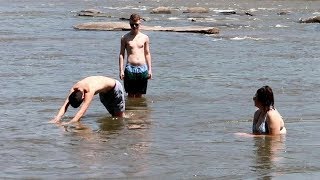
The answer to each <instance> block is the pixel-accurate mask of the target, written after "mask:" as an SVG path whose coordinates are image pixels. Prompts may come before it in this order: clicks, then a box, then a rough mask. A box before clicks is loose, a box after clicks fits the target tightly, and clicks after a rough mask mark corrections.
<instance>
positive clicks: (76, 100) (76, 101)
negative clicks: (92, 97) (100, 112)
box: [69, 90, 83, 108]
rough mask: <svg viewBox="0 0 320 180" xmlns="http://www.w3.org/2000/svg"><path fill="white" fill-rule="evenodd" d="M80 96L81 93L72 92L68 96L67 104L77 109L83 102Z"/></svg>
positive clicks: (77, 91)
mask: <svg viewBox="0 0 320 180" xmlns="http://www.w3.org/2000/svg"><path fill="white" fill-rule="evenodd" d="M82 95H83V93H82V92H81V91H79V90H75V91H73V92H72V93H71V94H70V96H69V104H70V105H71V106H72V107H73V108H77V107H79V106H80V105H81V103H82V101H83V99H82Z"/></svg>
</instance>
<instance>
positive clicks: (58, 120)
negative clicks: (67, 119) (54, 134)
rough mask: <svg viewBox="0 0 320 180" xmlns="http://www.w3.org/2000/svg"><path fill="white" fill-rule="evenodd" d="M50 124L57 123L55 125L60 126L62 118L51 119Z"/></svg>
mask: <svg viewBox="0 0 320 180" xmlns="http://www.w3.org/2000/svg"><path fill="white" fill-rule="evenodd" d="M49 123H55V124H58V123H60V118H58V117H55V118H53V119H51V120H50V121H49Z"/></svg>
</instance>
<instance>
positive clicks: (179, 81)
mask: <svg viewBox="0 0 320 180" xmlns="http://www.w3.org/2000/svg"><path fill="white" fill-rule="evenodd" d="M0 4H1V6H0V14H1V16H0V20H1V22H2V28H1V29H0V44H1V47H2V48H1V49H0V54H1V61H0V63H1V64H0V79H1V81H0V85H1V87H2V90H1V91H0V95H1V97H2V98H1V101H0V114H2V116H1V119H0V122H1V127H0V129H1V131H0V136H1V137H2V140H0V145H1V149H0V166H1V169H2V171H1V172H0V177H1V179H6V178H13V179H21V178H24V179H25V178H44V179H55V178H57V177H59V178H62V179H70V178H75V177H77V178H81V179H88V178H107V177H108V178H128V179H163V178H165V179H196V178H200V179H287V178H292V179H302V178H303V179H305V178H307V179H317V178H318V177H319V172H320V164H319V161H318V160H317V159H319V153H318V152H317V151H316V149H317V148H318V147H319V143H318V137H319V131H318V129H319V124H318V122H319V116H320V113H319V111H318V110H319V108H320V100H319V98H318V97H319V91H318V89H319V88H320V83H319V80H318V75H319V73H318V69H319V68H320V63H319V57H320V51H319V42H320V36H319V32H320V25H319V24H300V23H297V21H298V19H299V18H306V17H310V16H314V15H319V13H320V12H319V8H318V7H320V1H302V0H299V1H298V0H295V1H289V0H284V1H266V2H265V1H254V0H246V1H241V2H238V1H228V2H224V1H220V0H219V1H217V0H215V1H209V0H203V1H199V2H198V1H191V0H187V1H183V2H182V1H181V2H180V1H178V2H176V1H162V0H161V1H140V2H137V1H127V0H124V1H113V0H110V1H94V0H83V1H82V0H81V1H73V0H69V1H66V2H64V1H59V0H57V1H54V2H52V1H46V0H45V1H41V2H40V3H39V2H35V1H31V0H29V1H21V0H13V1H10V2H9V1H4V0H0ZM158 6H170V7H172V8H173V9H175V11H174V12H173V13H172V14H169V15H158V14H149V12H150V10H151V9H152V8H155V7H158ZM192 6H203V7H207V8H209V13H208V14H184V13H182V11H183V10H184V9H185V8H187V7H192ZM89 8H94V9H99V10H101V11H103V12H106V13H108V14H110V17H109V18H106V17H99V18H92V17H78V16H76V13H77V12H78V11H80V10H83V9H89ZM225 9H232V10H236V11H237V12H244V11H249V12H251V13H252V14H254V16H243V15H230V16H226V15H221V14H219V13H217V11H218V10H225ZM283 11H284V12H289V13H288V14H287V15H278V13H279V12H283ZM132 12H137V13H139V14H141V15H142V16H144V17H148V18H149V19H150V20H148V21H146V22H144V24H145V25H162V26H174V25H177V26H185V25H205V26H215V27H218V28H219V29H220V34H219V35H202V34H187V33H170V32H145V33H146V34H148V35H149V37H150V39H151V52H152V58H153V73H154V79H153V80H151V81H149V86H148V92H147V95H146V96H145V98H143V99H141V100H128V101H127V113H128V114H129V115H131V118H127V119H123V120H119V119H113V118H111V117H110V115H109V114H108V113H107V112H106V110H105V109H104V107H103V106H102V105H101V104H100V102H99V100H98V98H96V99H95V101H94V102H93V103H92V105H91V107H90V108H89V110H88V111H87V114H86V116H85V117H83V119H82V124H81V126H79V127H78V126H70V127H66V128H65V127H59V126H55V125H52V124H48V123H47V122H48V121H49V120H50V119H51V118H52V117H53V116H54V115H55V114H56V113H57V110H58V109H59V107H60V106H61V105H62V103H63V101H64V98H65V96H66V95H67V93H68V90H69V88H70V87H71V86H72V85H73V83H75V82H76V81H78V80H79V79H81V78H83V77H86V76H90V75H105V76H109V77H113V78H117V77H118V66H117V65H118V63H117V57H118V53H119V46H120V44H119V43H120V37H121V36H122V35H123V34H124V33H125V32H121V31H114V32H111V31H110V32H109V31H77V30H74V29H73V28H72V26H73V25H75V24H79V23H83V22H92V21H117V20H118V18H119V17H128V16H129V15H130V14H131V13H132ZM192 18H195V19H196V22H191V19H192ZM266 84H267V85H270V86H271V87H272V88H273V90H274V93H275V101H276V102H275V103H276V107H277V109H278V110H279V111H280V113H281V114H282V115H283V117H284V118H285V122H286V126H287V130H288V134H287V135H286V136H285V137H281V138H273V139H270V138H245V137H240V136H236V135H235V133H237V132H248V133H249V132H250V130H251V119H252V115H253V112H254V110H255V108H254V106H253V102H252V96H253V95H254V93H255V91H256V89H258V88H260V87H261V86H262V85H266ZM74 113H76V110H74V109H69V111H68V113H67V114H66V118H65V120H68V119H69V118H70V117H72V116H73V115H74ZM136 127H138V128H136ZM139 127H140V128H139Z"/></svg>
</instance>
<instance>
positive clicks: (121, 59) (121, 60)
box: [119, 37, 125, 80]
mask: <svg viewBox="0 0 320 180" xmlns="http://www.w3.org/2000/svg"><path fill="white" fill-rule="evenodd" d="M120 44H121V45H120V53H119V77H120V79H121V80H123V78H124V70H123V64H124V56H125V38H124V37H122V38H121V43H120Z"/></svg>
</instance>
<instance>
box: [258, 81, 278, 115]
mask: <svg viewBox="0 0 320 180" xmlns="http://www.w3.org/2000/svg"><path fill="white" fill-rule="evenodd" d="M256 97H257V99H258V101H259V102H260V103H261V104H262V106H263V107H265V108H266V109H267V110H270V108H272V109H274V97H273V92H272V89H271V87H269V86H263V87H261V88H260V89H258V90H257V94H256Z"/></svg>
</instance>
